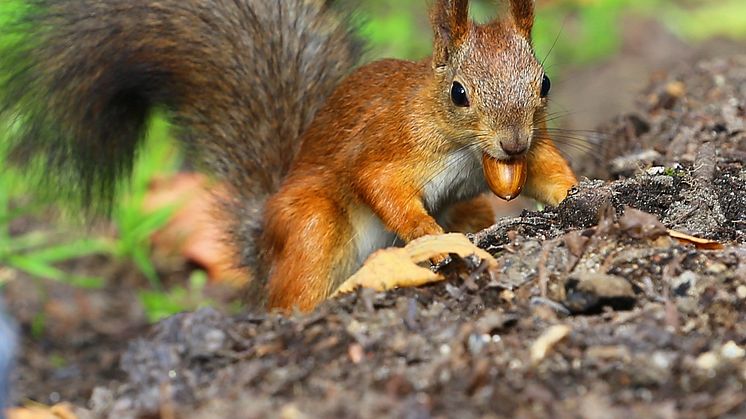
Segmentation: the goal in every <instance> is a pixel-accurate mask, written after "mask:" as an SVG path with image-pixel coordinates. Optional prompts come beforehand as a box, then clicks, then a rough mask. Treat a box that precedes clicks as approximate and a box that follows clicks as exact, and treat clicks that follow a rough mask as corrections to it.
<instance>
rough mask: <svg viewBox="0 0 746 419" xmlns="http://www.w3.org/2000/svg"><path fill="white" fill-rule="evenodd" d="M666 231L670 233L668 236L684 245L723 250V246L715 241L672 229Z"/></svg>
mask: <svg viewBox="0 0 746 419" xmlns="http://www.w3.org/2000/svg"><path fill="white" fill-rule="evenodd" d="M666 231H667V232H668V235H669V236H670V237H673V238H674V239H676V240H678V241H680V242H681V243H684V244H693V245H694V246H696V247H697V249H704V250H721V249H722V248H723V244H722V243H720V242H718V241H715V240H710V239H703V238H700V237H695V236H692V235H690V234H686V233H682V232H680V231H676V230H671V229H668V230H666Z"/></svg>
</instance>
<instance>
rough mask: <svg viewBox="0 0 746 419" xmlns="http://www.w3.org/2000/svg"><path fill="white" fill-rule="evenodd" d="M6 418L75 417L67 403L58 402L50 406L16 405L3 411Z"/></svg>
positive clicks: (73, 418) (75, 418) (57, 418)
mask: <svg viewBox="0 0 746 419" xmlns="http://www.w3.org/2000/svg"><path fill="white" fill-rule="evenodd" d="M5 414H6V416H7V418H8V419H77V415H75V413H73V411H72V405H70V404H69V403H59V404H56V405H54V406H52V407H47V406H29V407H16V408H12V409H8V410H6V411H5Z"/></svg>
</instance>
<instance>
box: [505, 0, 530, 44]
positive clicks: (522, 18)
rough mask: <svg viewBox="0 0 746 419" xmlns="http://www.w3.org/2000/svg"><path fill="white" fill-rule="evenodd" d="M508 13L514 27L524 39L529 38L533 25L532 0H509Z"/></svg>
mask: <svg viewBox="0 0 746 419" xmlns="http://www.w3.org/2000/svg"><path fill="white" fill-rule="evenodd" d="M510 13H511V15H512V16H513V21H514V22H515V26H516V29H518V32H520V33H521V35H523V36H524V37H526V39H531V28H533V26H534V0H510Z"/></svg>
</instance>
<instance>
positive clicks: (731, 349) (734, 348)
mask: <svg viewBox="0 0 746 419" xmlns="http://www.w3.org/2000/svg"><path fill="white" fill-rule="evenodd" d="M720 354H721V355H722V356H723V358H726V359H741V358H743V357H744V356H746V349H743V348H742V347H740V346H738V345H737V344H736V342H733V341H732V340H729V341H728V342H727V343H726V344H725V345H723V347H722V348H720Z"/></svg>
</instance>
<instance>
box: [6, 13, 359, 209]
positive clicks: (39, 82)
mask: <svg viewBox="0 0 746 419" xmlns="http://www.w3.org/2000/svg"><path fill="white" fill-rule="evenodd" d="M16 3H18V4H19V6H18V7H14V9H13V11H12V12H13V14H14V15H15V18H14V19H13V21H12V22H10V23H7V22H6V23H2V28H0V35H1V37H0V42H2V43H3V44H4V45H5V46H2V47H0V117H1V118H2V119H3V120H4V121H5V122H8V121H10V120H13V121H15V122H13V123H9V124H8V126H10V127H11V129H10V131H11V132H10V135H9V137H10V142H11V150H12V157H13V160H14V161H22V162H27V161H29V160H35V159H43V163H44V164H46V165H47V167H48V168H49V169H51V170H53V172H51V173H50V176H51V175H53V176H55V177H56V179H58V181H59V183H60V186H64V187H65V188H66V189H69V188H70V187H72V188H74V189H75V190H76V191H78V192H81V193H82V194H83V196H84V197H85V198H103V199H104V200H106V199H109V198H111V197H112V194H113V191H114V188H115V183H116V182H115V181H116V180H117V179H119V178H120V177H122V176H125V175H127V174H128V172H129V171H130V169H131V167H132V162H133V159H134V157H135V155H136V152H137V149H138V145H139V143H140V142H141V140H142V138H143V134H144V131H145V128H146V123H147V121H148V116H149V115H150V113H151V111H152V110H153V109H155V108H162V109H164V110H166V111H167V113H168V114H170V115H171V116H172V122H174V123H175V125H176V126H177V127H178V128H179V139H180V140H181V142H183V144H184V145H185V146H186V149H187V151H188V152H189V153H190V155H191V156H195V157H197V158H198V159H199V160H201V161H202V162H203V163H204V164H205V165H206V167H207V169H208V170H209V171H210V172H211V173H214V174H216V175H218V176H219V177H220V178H222V179H224V180H226V181H228V182H230V184H232V185H233V186H234V187H235V188H236V190H239V191H241V192H242V193H245V194H247V196H257V195H262V194H267V193H271V192H273V191H274V190H276V188H277V187H278V185H279V183H280V181H281V179H282V177H283V176H284V175H285V173H286V172H287V170H288V166H289V164H290V162H291V160H292V156H294V155H295V152H296V150H297V149H298V146H299V143H298V138H299V136H300V134H301V133H302V131H303V130H304V129H305V128H306V126H307V125H308V124H309V122H310V121H311V118H312V117H313V115H314V114H315V112H316V111H317V109H318V108H319V106H320V105H321V104H322V103H323V101H324V100H325V98H326V97H327V95H329V93H330V92H331V90H332V89H333V87H334V86H335V85H336V84H337V83H338V82H339V81H340V79H341V78H342V77H343V76H344V75H346V74H347V73H348V72H349V70H350V68H351V67H352V66H353V65H354V64H355V63H356V61H357V59H358V56H359V52H360V45H359V43H358V42H357V41H356V38H355V37H354V36H353V34H352V33H351V31H350V29H349V27H348V26H347V23H346V22H347V21H348V20H347V19H344V17H343V16H340V15H339V14H337V13H335V12H332V11H331V10H329V8H328V6H327V5H326V3H327V2H324V1H321V0H127V1H121V0H28V1H23V2H16Z"/></svg>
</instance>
